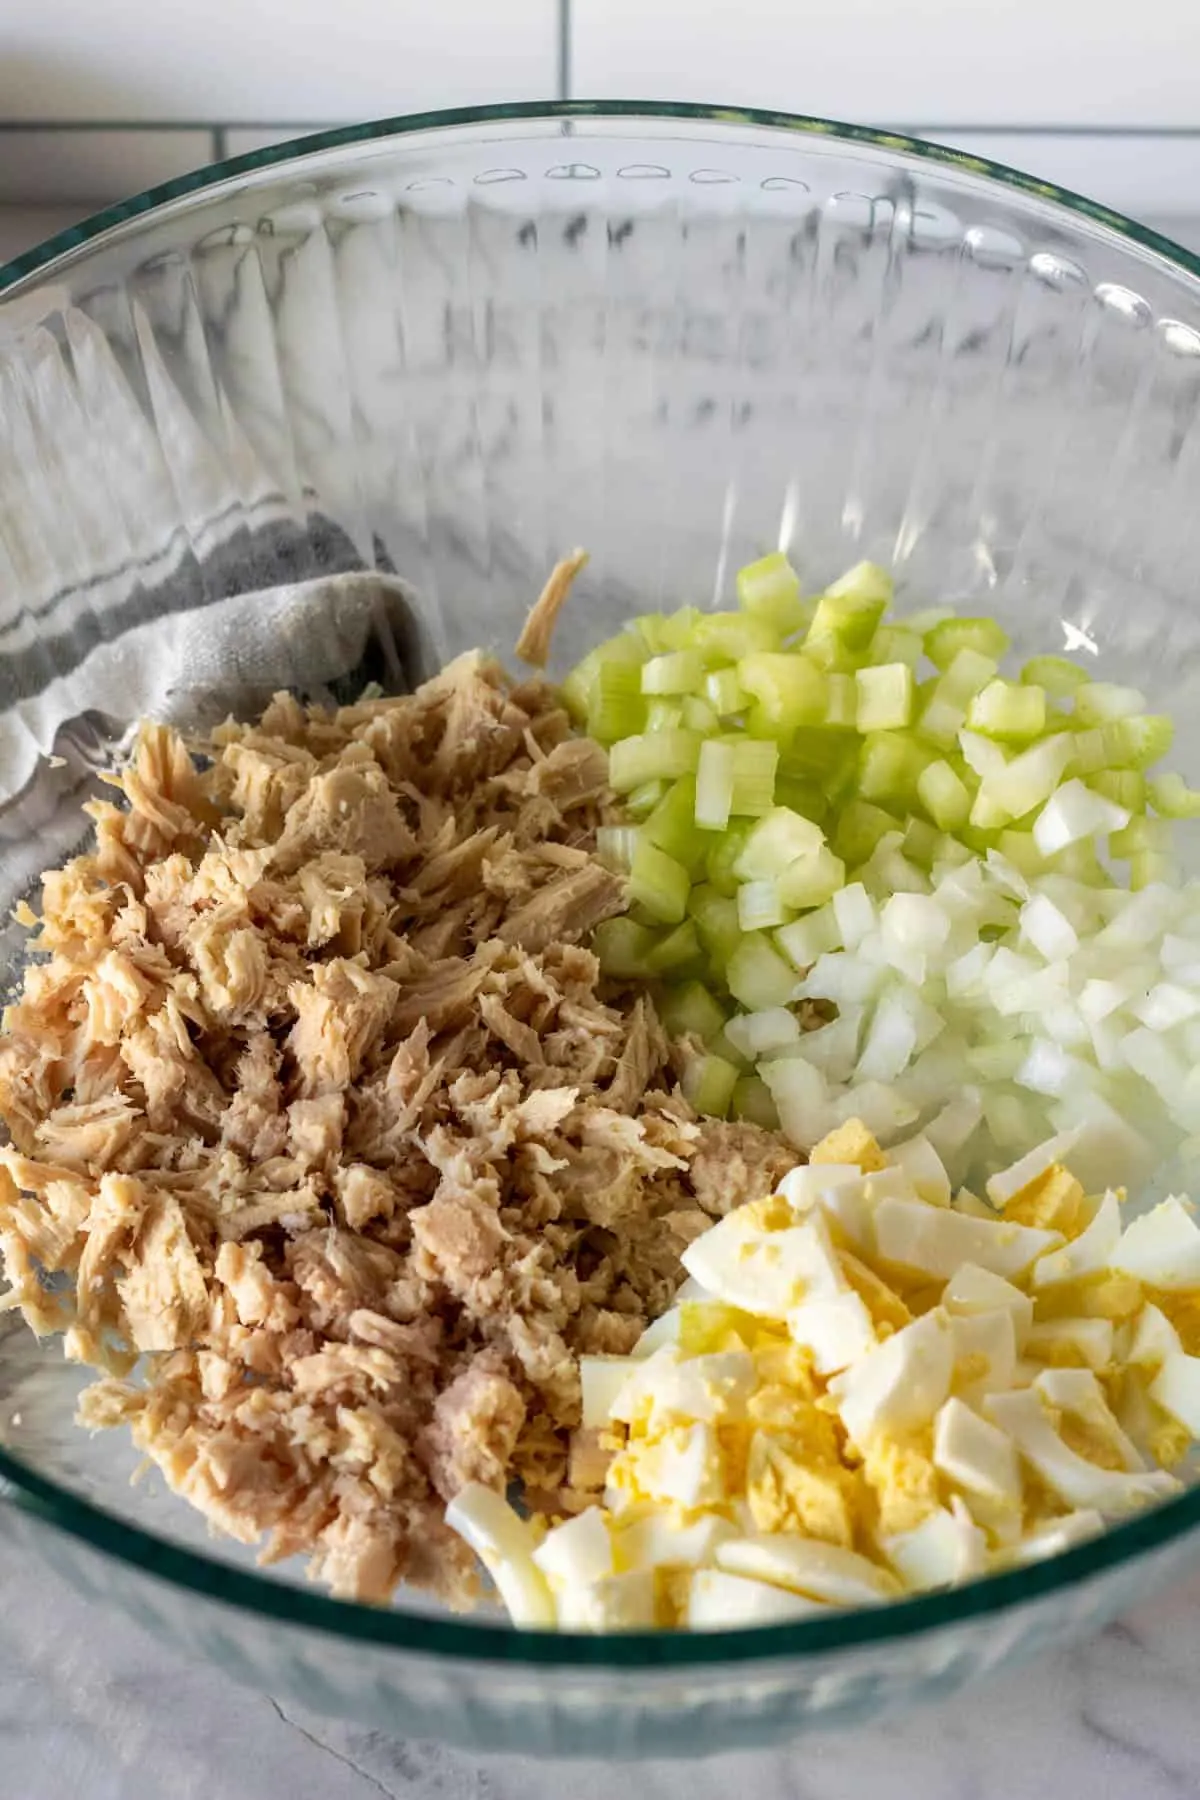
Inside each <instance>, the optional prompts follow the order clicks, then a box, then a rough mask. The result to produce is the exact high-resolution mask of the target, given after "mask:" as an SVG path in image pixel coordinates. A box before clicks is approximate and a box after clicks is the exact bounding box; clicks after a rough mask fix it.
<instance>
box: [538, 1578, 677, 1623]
mask: <svg viewBox="0 0 1200 1800" xmlns="http://www.w3.org/2000/svg"><path fill="white" fill-rule="evenodd" d="M657 1623H658V1617H657V1609H656V1606H655V1591H654V1573H653V1571H652V1570H651V1569H628V1570H626V1571H625V1572H624V1573H623V1574H620V1575H607V1576H604V1577H603V1578H602V1579H601V1580H599V1581H593V1582H588V1583H578V1584H573V1585H571V1586H570V1587H565V1588H563V1589H562V1591H561V1592H560V1594H559V1596H558V1625H559V1629H560V1631H580V1632H582V1631H596V1632H601V1631H652V1630H653V1629H654V1627H655V1625H656V1624H657Z"/></svg>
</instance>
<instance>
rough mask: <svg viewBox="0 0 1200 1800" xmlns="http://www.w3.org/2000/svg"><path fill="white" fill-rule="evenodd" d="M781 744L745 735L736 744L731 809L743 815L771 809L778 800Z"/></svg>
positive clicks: (747, 815) (746, 816)
mask: <svg viewBox="0 0 1200 1800" xmlns="http://www.w3.org/2000/svg"><path fill="white" fill-rule="evenodd" d="M778 767H779V746H778V745H777V744H773V743H769V742H764V741H762V740H761V739H758V740H756V739H753V738H744V739H743V740H742V741H741V742H740V743H735V744H734V746H733V797H732V799H731V800H730V802H729V810H730V812H732V813H736V814H738V815H739V816H740V817H742V818H757V817H759V816H760V815H761V814H762V813H766V812H769V811H770V810H771V807H772V805H773V804H774V800H775V772H776V770H777V769H778Z"/></svg>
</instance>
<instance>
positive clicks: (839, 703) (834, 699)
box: [824, 673, 858, 731]
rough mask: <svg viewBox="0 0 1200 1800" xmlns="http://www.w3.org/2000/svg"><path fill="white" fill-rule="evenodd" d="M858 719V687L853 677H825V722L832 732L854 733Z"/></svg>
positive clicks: (835, 675)
mask: <svg viewBox="0 0 1200 1800" xmlns="http://www.w3.org/2000/svg"><path fill="white" fill-rule="evenodd" d="M857 718H858V686H857V684H856V682H855V679H854V676H853V675H839V674H837V673H834V674H832V675H827V676H826V677H825V720H824V723H825V724H826V725H828V726H829V727H830V728H831V729H832V730H839V731H852V730H853V729H854V726H855V722H856V720H857Z"/></svg>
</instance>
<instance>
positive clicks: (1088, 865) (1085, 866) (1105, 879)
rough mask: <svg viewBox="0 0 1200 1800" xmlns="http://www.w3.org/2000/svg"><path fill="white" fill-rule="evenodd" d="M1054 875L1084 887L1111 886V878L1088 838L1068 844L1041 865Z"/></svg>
mask: <svg viewBox="0 0 1200 1800" xmlns="http://www.w3.org/2000/svg"><path fill="white" fill-rule="evenodd" d="M1043 866H1044V867H1045V868H1048V869H1050V870H1051V871H1052V872H1053V873H1054V874H1055V875H1066V876H1068V877H1069V879H1070V880H1072V881H1079V882H1082V883H1083V884H1084V886H1085V887H1104V888H1108V887H1111V886H1112V876H1111V875H1108V874H1106V872H1105V869H1104V865H1103V864H1102V863H1101V861H1100V858H1099V857H1098V856H1097V854H1096V846H1095V844H1094V843H1092V841H1091V839H1090V838H1081V839H1080V840H1079V842H1078V843H1075V844H1068V845H1067V847H1066V849H1065V850H1060V851H1059V852H1058V854H1057V855H1056V856H1052V857H1051V858H1050V860H1049V862H1048V863H1046V864H1044V865H1043Z"/></svg>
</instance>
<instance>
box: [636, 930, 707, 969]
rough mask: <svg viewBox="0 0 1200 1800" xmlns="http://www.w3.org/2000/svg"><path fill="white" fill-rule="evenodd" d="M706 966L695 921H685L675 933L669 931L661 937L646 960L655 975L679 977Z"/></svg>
mask: <svg viewBox="0 0 1200 1800" xmlns="http://www.w3.org/2000/svg"><path fill="white" fill-rule="evenodd" d="M703 964H704V952H703V950H702V948H701V945H700V935H699V933H698V932H697V930H696V922H695V920H694V919H685V920H684V921H683V924H682V925H677V926H676V927H675V929H674V931H668V932H667V934H666V936H665V937H661V938H660V939H659V940H658V942H657V944H655V946H654V948H653V950H652V951H651V952H650V954H649V956H648V957H647V958H646V965H647V967H648V968H649V969H650V970H651V971H652V972H653V973H654V974H655V975H671V976H673V977H677V976H679V975H682V974H683V973H685V972H686V971H688V970H691V969H696V970H700V969H701V968H702V967H703Z"/></svg>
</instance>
